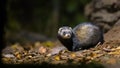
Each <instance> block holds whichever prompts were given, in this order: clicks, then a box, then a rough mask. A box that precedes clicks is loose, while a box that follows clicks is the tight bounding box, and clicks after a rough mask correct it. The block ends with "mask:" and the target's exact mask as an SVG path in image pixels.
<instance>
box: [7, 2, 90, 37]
mask: <svg viewBox="0 0 120 68" xmlns="http://www.w3.org/2000/svg"><path fill="white" fill-rule="evenodd" d="M90 1H91V0H8V1H7V7H6V9H7V19H8V23H7V24H6V25H5V32H7V31H8V32H11V33H12V32H16V31H20V30H27V31H31V32H37V33H40V34H44V35H45V36H47V37H52V38H55V37H56V33H57V30H58V28H59V27H60V26H63V25H68V26H71V27H74V26H75V25H77V24H78V23H80V22H84V21H87V20H86V18H85V17H84V6H85V5H86V4H87V3H88V2H90Z"/></svg>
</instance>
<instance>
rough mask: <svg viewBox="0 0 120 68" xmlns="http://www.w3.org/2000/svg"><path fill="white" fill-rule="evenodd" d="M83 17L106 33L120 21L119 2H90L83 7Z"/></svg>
mask: <svg viewBox="0 0 120 68" xmlns="http://www.w3.org/2000/svg"><path fill="white" fill-rule="evenodd" d="M85 16H86V17H87V18H88V19H89V20H90V21H92V22H94V23H95V24H97V25H98V26H100V27H101V28H103V29H104V32H107V31H108V30H109V29H111V28H112V27H113V25H114V24H115V23H116V22H118V21H119V20H120V0H92V2H91V3H89V4H88V5H86V7H85Z"/></svg>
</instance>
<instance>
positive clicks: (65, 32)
mask: <svg viewBox="0 0 120 68" xmlns="http://www.w3.org/2000/svg"><path fill="white" fill-rule="evenodd" d="M58 39H59V41H60V42H61V43H62V44H63V45H64V46H65V47H66V48H67V49H68V50H69V51H78V50H80V49H87V48H90V47H93V46H95V45H97V44H98V43H99V42H100V43H101V44H103V42H104V38H103V32H102V30H101V29H100V28H99V27H98V26H96V25H94V24H92V23H89V22H84V23H81V24H79V25H77V26H76V27H74V28H73V29H72V28H71V27H68V26H63V27H61V28H59V30H58Z"/></svg>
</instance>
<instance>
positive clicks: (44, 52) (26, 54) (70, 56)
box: [2, 26, 120, 68]
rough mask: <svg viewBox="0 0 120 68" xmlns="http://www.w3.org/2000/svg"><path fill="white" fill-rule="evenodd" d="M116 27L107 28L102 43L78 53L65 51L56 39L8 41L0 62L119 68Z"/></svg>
mask: <svg viewBox="0 0 120 68" xmlns="http://www.w3.org/2000/svg"><path fill="white" fill-rule="evenodd" d="M119 29H120V26H116V27H114V28H112V29H111V30H110V31H108V32H107V33H106V34H105V35H104V36H105V37H104V38H105V42H104V44H103V45H98V46H96V47H94V48H90V49H86V50H81V51H77V52H70V51H68V50H67V49H66V48H65V47H64V46H62V45H61V44H60V42H59V41H46V42H39V41H36V42H35V43H25V44H20V43H15V44H9V45H10V46H6V47H5V48H4V49H3V50H2V63H3V64H5V65H7V66H8V67H9V66H12V67H16V65H17V66H19V67H21V66H29V67H32V65H33V66H42V67H49V68H61V67H65V68H68V67H69V68H73V67H75V68H119V67H120V30H119ZM7 66H6V67H7Z"/></svg>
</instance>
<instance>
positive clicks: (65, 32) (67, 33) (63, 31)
mask: <svg viewBox="0 0 120 68" xmlns="http://www.w3.org/2000/svg"><path fill="white" fill-rule="evenodd" d="M58 35H59V36H61V37H62V38H63V39H69V38H71V36H72V28H71V27H68V26H63V27H61V28H59V30H58Z"/></svg>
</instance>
